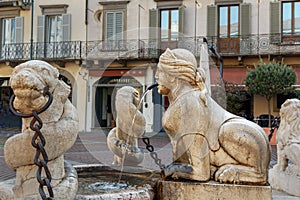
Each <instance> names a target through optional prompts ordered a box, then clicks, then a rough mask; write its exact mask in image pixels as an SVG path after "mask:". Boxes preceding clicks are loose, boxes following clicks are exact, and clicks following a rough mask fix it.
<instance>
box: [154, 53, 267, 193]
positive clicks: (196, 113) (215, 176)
mask: <svg viewBox="0 0 300 200" xmlns="http://www.w3.org/2000/svg"><path fill="white" fill-rule="evenodd" d="M155 78H156V80H157V83H158V84H159V85H158V92H159V93H160V94H162V95H166V96H167V97H168V99H169V102H170V106H169V107H168V109H167V111H166V112H165V114H164V116H163V119H162V124H163V127H164V129H165V130H166V132H167V134H168V136H169V138H170V140H171V144H172V151H173V163H172V164H170V165H168V166H167V167H165V168H164V169H163V170H162V174H163V178H164V181H161V182H160V187H159V188H160V189H159V192H158V193H159V199H173V198H174V197H176V199H271V197H272V195H271V187H270V186H268V185H267V181H268V179H267V177H268V166H269V162H270V157H271V151H270V144H269V142H268V138H267V137H266V135H265V133H264V131H263V129H262V128H261V127H260V126H258V125H257V124H255V123H253V122H250V121H248V120H246V119H244V118H241V117H238V116H236V115H233V114H231V113H229V112H227V111H226V110H224V109H223V108H222V107H221V106H219V105H218V104H217V103H216V102H215V101H214V100H213V99H212V98H211V96H210V95H209V94H208V89H207V84H206V83H205V79H206V75H205V72H204V70H203V69H202V68H201V67H200V68H197V62H196V59H195V57H194V55H193V54H192V53H191V52H189V51H187V50H185V49H174V50H170V49H167V50H166V51H165V52H164V53H163V54H162V55H161V56H160V59H159V63H158V68H157V72H156V75H155ZM183 180H184V181H183Z"/></svg>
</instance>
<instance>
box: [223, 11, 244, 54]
mask: <svg viewBox="0 0 300 200" xmlns="http://www.w3.org/2000/svg"><path fill="white" fill-rule="evenodd" d="M218 16H219V24H218V30H219V32H218V37H219V38H218V41H219V42H218V49H219V52H221V53H235V54H237V53H239V52H240V38H239V37H240V30H239V27H240V25H239V24H240V20H239V5H230V6H220V7H219V15H218Z"/></svg>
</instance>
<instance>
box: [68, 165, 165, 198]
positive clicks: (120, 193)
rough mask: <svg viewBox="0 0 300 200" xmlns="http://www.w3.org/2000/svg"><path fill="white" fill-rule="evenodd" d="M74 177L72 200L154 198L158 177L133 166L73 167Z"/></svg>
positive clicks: (157, 173) (149, 171) (155, 172)
mask: <svg viewBox="0 0 300 200" xmlns="http://www.w3.org/2000/svg"><path fill="white" fill-rule="evenodd" d="M74 168H75V170H76V171H77V175H78V190H77V195H76V197H75V199H76V200H96V199H97V200H99V199H111V200H113V199H125V200H126V199H132V200H144V199H145V200H146V199H147V200H148V199H149V200H151V199H154V198H155V195H156V192H155V191H156V188H157V183H158V181H159V180H160V174H159V172H157V171H151V170H148V169H145V168H142V167H136V166H123V167H117V166H109V165H74Z"/></svg>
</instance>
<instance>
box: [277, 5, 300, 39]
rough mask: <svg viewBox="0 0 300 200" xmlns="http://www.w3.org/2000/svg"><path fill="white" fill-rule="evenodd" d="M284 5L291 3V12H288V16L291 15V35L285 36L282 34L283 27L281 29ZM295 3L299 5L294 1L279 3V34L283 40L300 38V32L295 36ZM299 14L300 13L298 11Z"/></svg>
mask: <svg viewBox="0 0 300 200" xmlns="http://www.w3.org/2000/svg"><path fill="white" fill-rule="evenodd" d="M286 3H291V10H290V14H291V33H289V34H286V33H284V32H283V31H284V27H283V22H284V20H283V17H284V9H283V6H284V4H286ZM295 3H299V4H300V0H295V1H291V0H290V1H282V2H281V8H282V9H281V34H282V37H283V38H290V37H299V38H300V32H299V33H298V34H295V11H296V10H295ZM299 12H300V11H299Z"/></svg>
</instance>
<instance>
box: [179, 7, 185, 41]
mask: <svg viewBox="0 0 300 200" xmlns="http://www.w3.org/2000/svg"><path fill="white" fill-rule="evenodd" d="M184 8H185V7H184V6H180V7H179V9H178V10H179V20H178V21H179V27H178V31H179V34H178V36H179V37H182V36H183V35H184Z"/></svg>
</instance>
